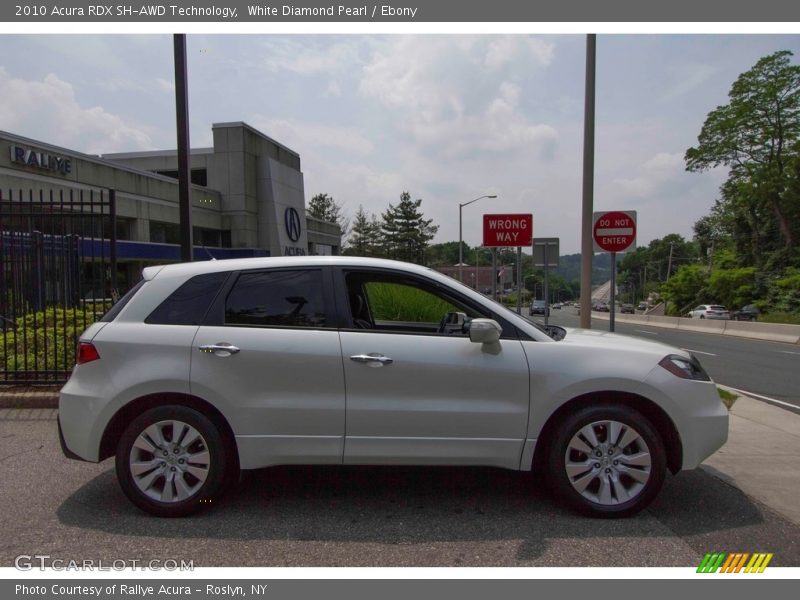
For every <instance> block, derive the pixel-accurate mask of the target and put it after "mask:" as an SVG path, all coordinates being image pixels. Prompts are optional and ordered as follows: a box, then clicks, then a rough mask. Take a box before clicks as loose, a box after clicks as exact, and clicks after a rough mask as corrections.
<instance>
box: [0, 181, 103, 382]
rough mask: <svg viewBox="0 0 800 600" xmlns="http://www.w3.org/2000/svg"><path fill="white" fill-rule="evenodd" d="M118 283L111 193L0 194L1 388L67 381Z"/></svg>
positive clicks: (13, 192) (30, 192)
mask: <svg viewBox="0 0 800 600" xmlns="http://www.w3.org/2000/svg"><path fill="white" fill-rule="evenodd" d="M116 281H117V278H116V210H115V197H114V192H113V190H111V191H106V190H103V191H94V190H86V191H82V190H46V191H45V190H33V189H31V190H10V191H7V192H6V191H3V190H0V329H2V333H3V340H2V344H0V384H41V383H62V382H64V381H66V379H67V378H68V377H69V373H70V371H71V370H72V367H73V365H74V364H75V348H76V345H77V338H78V336H80V334H81V333H82V332H83V330H84V329H85V328H86V327H87V326H88V325H89V324H91V323H92V322H94V321H95V320H97V318H99V316H100V315H101V314H102V313H103V312H105V310H106V309H107V308H108V306H109V305H110V304H111V303H112V302H113V301H114V300H115V299H116V297H117V291H116V289H115V288H116Z"/></svg>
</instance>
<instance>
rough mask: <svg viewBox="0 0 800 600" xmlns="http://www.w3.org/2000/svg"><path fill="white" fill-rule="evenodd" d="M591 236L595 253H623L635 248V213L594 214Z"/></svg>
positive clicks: (620, 211)
mask: <svg viewBox="0 0 800 600" xmlns="http://www.w3.org/2000/svg"><path fill="white" fill-rule="evenodd" d="M592 235H593V237H594V251H595V252H625V251H627V250H628V249H630V248H633V247H635V246H636V211H635V210H614V211H610V212H596V213H594V218H593V225H592Z"/></svg>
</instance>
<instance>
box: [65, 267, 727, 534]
mask: <svg viewBox="0 0 800 600" xmlns="http://www.w3.org/2000/svg"><path fill="white" fill-rule="evenodd" d="M77 363H78V364H77V365H76V366H75V368H74V369H73V371H72V375H71V376H70V379H69V381H68V382H67V384H66V385H65V386H64V387H63V389H62V390H61V394H60V399H59V412H58V429H57V430H58V434H59V437H60V442H61V448H62V450H63V452H64V454H65V455H66V456H68V457H69V458H73V459H80V460H85V461H90V462H95V463H96V462H99V461H102V460H104V459H106V458H109V457H112V456H115V457H116V459H115V461H116V472H117V479H118V481H119V483H120V486H121V488H122V490H123V491H124V493H125V495H126V496H127V497H128V499H129V500H130V501H131V502H132V503H133V504H135V505H136V506H138V507H139V508H141V509H142V510H144V511H147V512H149V513H151V514H153V515H158V516H163V517H178V516H185V515H188V514H191V513H193V512H195V511H198V510H200V509H203V508H208V507H213V506H216V505H217V498H218V497H219V496H220V494H221V493H222V492H223V491H224V490H226V489H229V488H230V487H232V486H233V485H234V484H235V482H237V481H238V479H239V471H240V469H260V468H265V467H271V466H275V465H287V464H316V465H322V464H324V465H458V466H481V467H487V466H491V467H497V468H505V469H511V470H521V471H529V470H531V469H541V470H542V471H543V472H545V473H546V474H547V478H546V480H547V481H548V482H549V483H550V485H551V486H552V488H553V490H554V492H555V493H556V494H557V495H558V497H559V502H563V503H565V504H566V505H569V506H571V507H573V508H575V509H577V510H579V511H582V512H585V513H588V514H591V515H595V516H601V517H620V516H626V515H631V514H633V513H636V512H638V511H640V510H642V509H643V508H645V507H646V506H647V505H648V504H649V503H650V502H651V501H652V500H653V499H654V498H655V497H656V495H657V494H658V492H659V490H660V488H661V487H662V484H663V482H664V480H665V477H666V473H667V470H669V471H671V472H672V473H677V472H678V471H682V470H690V469H695V468H697V467H698V466H699V465H700V463H701V462H702V461H703V460H705V459H706V458H707V457H708V456H710V455H711V454H713V453H714V452H716V450H717V449H718V448H720V446H722V445H723V444H724V443H725V441H726V439H727V436H728V411H727V409H726V408H725V406H724V405H723V404H722V402H721V400H720V398H719V395H718V393H717V388H716V385H715V384H714V382H713V381H711V379H710V378H709V376H708V375H707V374H706V372H705V371H704V370H703V368H702V367H701V366H700V363H699V362H698V360H697V359H696V358H695V357H694V356H693V355H692V354H690V353H689V352H688V351H686V350H681V349H678V348H675V347H672V346H667V345H664V344H660V343H657V342H654V341H651V340H643V339H639V338H634V337H626V336H621V335H615V334H604V335H597V332H596V331H584V330H580V329H571V330H566V329H564V328H561V327H555V326H550V327H544V326H539V325H537V324H536V323H534V322H532V321H530V320H528V319H526V318H524V317H522V316H520V315H518V314H517V313H515V312H513V311H511V310H509V309H507V308H505V307H503V306H501V305H500V304H498V303H496V302H494V301H492V300H490V299H488V298H486V297H484V296H482V295H481V294H479V293H477V292H475V291H474V290H471V289H469V288H467V287H466V286H463V285H461V284H459V283H457V282H455V281H453V280H452V279H450V278H449V277H447V276H446V275H443V274H440V273H436V272H434V271H432V270H430V269H426V268H424V267H421V266H418V265H412V264H408V263H401V262H396V261H389V260H379V259H366V258H355V257H339V256H314V257H295V256H292V257H274V258H250V259H233V260H218V261H208V262H192V263H184V264H172V265H166V266H154V267H147V268H146V269H144V271H143V273H142V280H141V281H140V282H139V283H138V284H137V285H136V286H135V287H134V288H133V289H132V290H131V291H129V292H128V293H127V294H126V295H125V296H124V297H123V298H121V299H120V300H119V302H117V303H116V304H115V305H114V306H113V307H112V308H111V309H110V310H109V311H108V312H107V313H106V314H105V315H104V316H103V317H102V318H101V320H100V321H99V322H97V323H94V324H93V325H91V326H90V327H89V328H88V329H87V330H86V331H85V332H84V333H83V334H82V335H81V336H80V340H79V348H78V353H77ZM56 468H59V467H58V466H57V465H56ZM94 470H95V471H96V469H94ZM700 481H702V478H700ZM531 484H533V482H531ZM270 493H271V494H280V493H281V490H280V489H274V490H270ZM107 501H108V503H112V504H113V502H114V499H113V494H111V495H109V497H108V498H107ZM523 509H524V510H528V509H527V508H525V507H523ZM309 518H313V515H309ZM202 526H203V523H202V522H201V523H198V524H197V525H196V527H202Z"/></svg>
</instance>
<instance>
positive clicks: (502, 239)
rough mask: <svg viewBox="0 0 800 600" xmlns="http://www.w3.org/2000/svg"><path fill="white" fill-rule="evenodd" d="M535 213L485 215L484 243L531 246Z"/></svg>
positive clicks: (487, 245)
mask: <svg viewBox="0 0 800 600" xmlns="http://www.w3.org/2000/svg"><path fill="white" fill-rule="evenodd" d="M532 240H533V215H525V214H523V215H483V245H484V246H486V247H487V248H492V247H497V246H530V245H531V242H532Z"/></svg>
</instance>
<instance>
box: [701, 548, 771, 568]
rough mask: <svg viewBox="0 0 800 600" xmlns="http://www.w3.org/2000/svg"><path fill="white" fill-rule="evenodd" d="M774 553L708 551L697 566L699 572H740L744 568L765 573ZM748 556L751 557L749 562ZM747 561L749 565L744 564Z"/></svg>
mask: <svg viewBox="0 0 800 600" xmlns="http://www.w3.org/2000/svg"><path fill="white" fill-rule="evenodd" d="M773 556H774V555H773V554H772V553H764V552H757V553H755V554H749V553H747V552H734V553H731V554H727V553H725V552H714V553H707V554H706V555H705V556H704V557H703V560H702V561H701V562H700V566H699V567H697V572H698V573H716V572H717V571H719V572H720V573H740V572H742V569H744V572H745V573H763V572H764V569H766V568H767V565H768V564H769V563H770V561H771V560H772V557H773ZM748 558H749V559H750V560H749V562H748ZM745 563H747V566H744V565H745Z"/></svg>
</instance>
